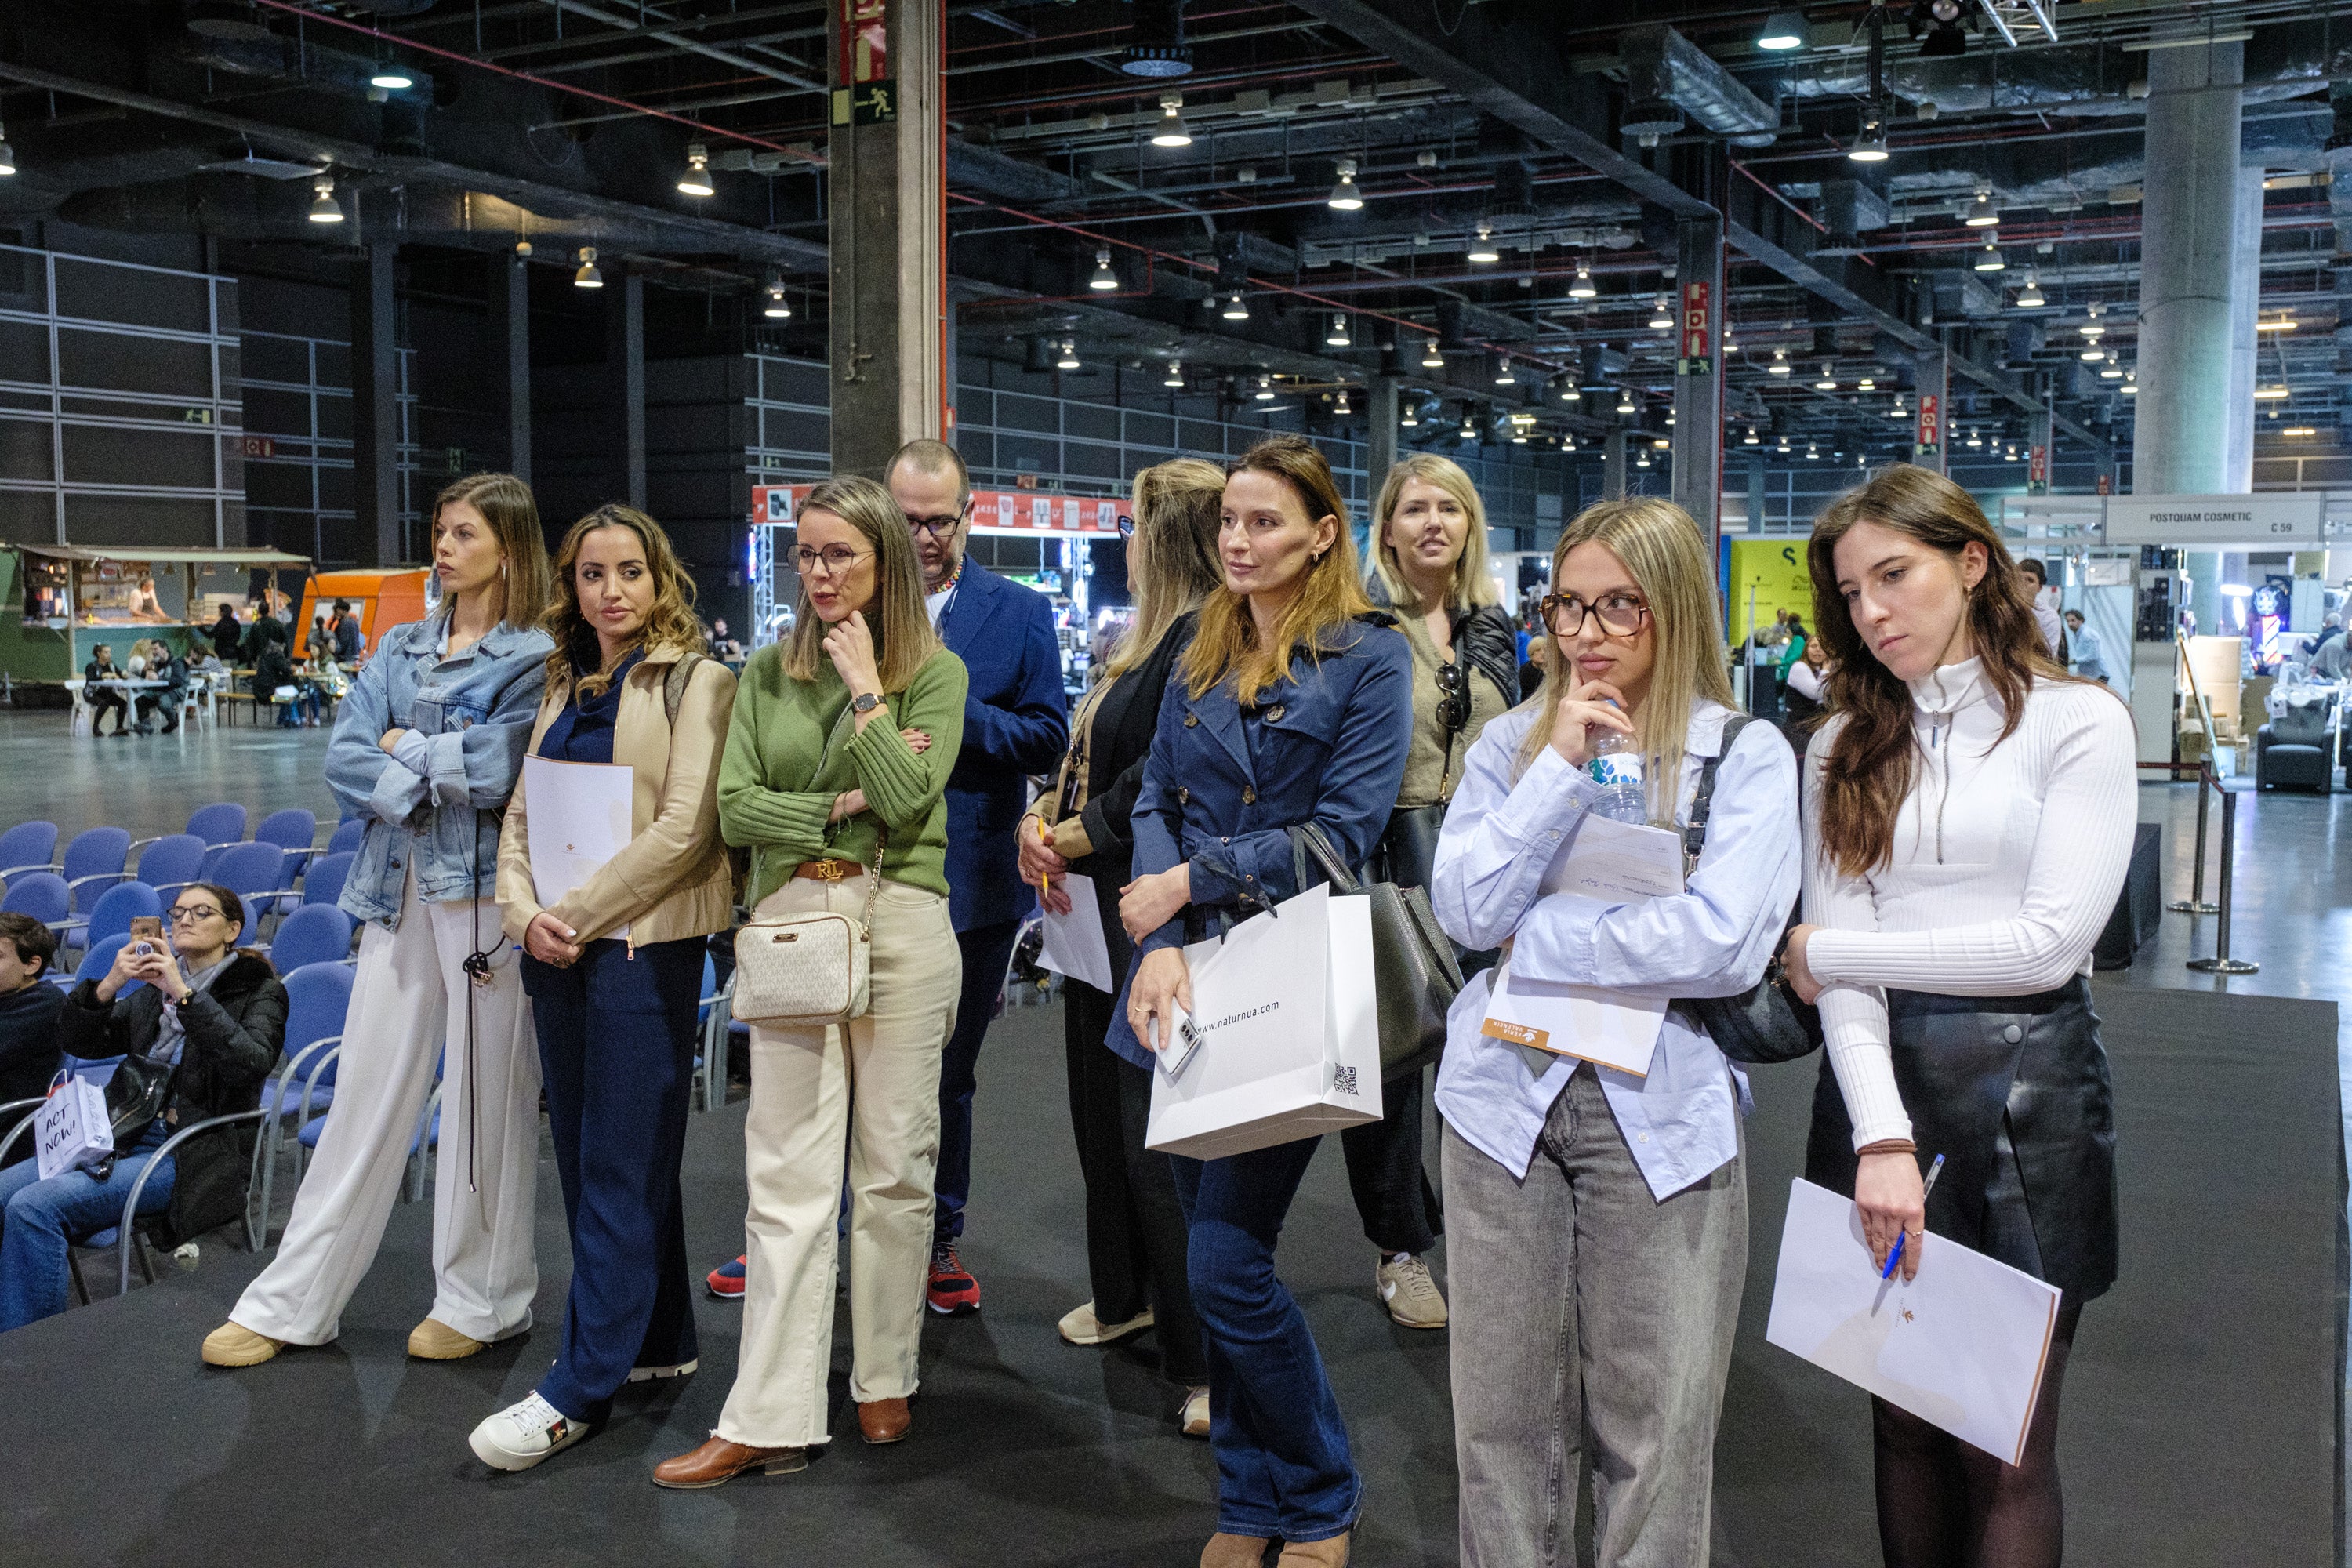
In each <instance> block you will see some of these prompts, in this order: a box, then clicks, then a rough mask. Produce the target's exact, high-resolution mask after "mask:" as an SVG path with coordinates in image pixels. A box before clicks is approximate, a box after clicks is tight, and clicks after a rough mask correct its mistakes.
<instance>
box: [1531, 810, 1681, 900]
mask: <svg viewBox="0 0 2352 1568" xmlns="http://www.w3.org/2000/svg"><path fill="white" fill-rule="evenodd" d="M1539 886H1540V888H1541V889H1542V890H1543V891H1544V892H1547V893H1581V894H1583V895H1584V896H1585V897H1587V898H1591V899H1601V900H1605V901H1607V902H1609V903H1612V904H1622V903H1623V902H1625V901H1626V900H1629V899H1664V898H1672V897H1673V896H1674V895H1675V894H1676V893H1679V892H1681V891H1682V890H1683V836H1682V835H1681V834H1680V833H1677V832H1675V830H1674V829H1673V828H1670V827H1651V826H1644V825H1640V824H1635V823H1630V822H1612V821H1610V820H1609V819H1608V818H1607V817H1605V816H1593V815H1592V814H1591V812H1585V813H1582V814H1581V815H1580V816H1579V817H1578V819H1577V823H1576V826H1575V827H1574V828H1573V829H1572V830H1571V831H1570V833H1569V836H1568V839H1567V841H1566V842H1565V843H1563V844H1562V845H1561V846H1560V847H1559V852H1558V853H1557V854H1555V855H1554V856H1553V857H1552V861H1551V864H1550V866H1549V867H1548V868H1545V871H1544V875H1543V881H1542V882H1541V883H1540V884H1539Z"/></svg>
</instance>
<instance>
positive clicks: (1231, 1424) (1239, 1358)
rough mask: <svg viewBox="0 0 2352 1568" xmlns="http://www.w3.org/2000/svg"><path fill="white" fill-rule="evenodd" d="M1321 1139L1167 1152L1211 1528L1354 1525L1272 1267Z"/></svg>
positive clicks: (1342, 1451)
mask: <svg viewBox="0 0 2352 1568" xmlns="http://www.w3.org/2000/svg"><path fill="white" fill-rule="evenodd" d="M1319 1142H1322V1140H1321V1139H1319V1138H1302V1139H1300V1140H1298V1141H1297V1142H1294V1143H1277V1144H1276V1145H1275V1146H1274V1147H1273V1148H1271V1149H1257V1150H1253V1151H1252V1152H1249V1153H1247V1154H1234V1155H1229V1156H1227V1157H1226V1158H1224V1159H1222V1160H1192V1159H1187V1158H1185V1157H1184V1156H1182V1155H1171V1156H1170V1157H1169V1163H1170V1164H1171V1165H1172V1166H1174V1167H1175V1171H1176V1196H1177V1200H1178V1201H1179V1202H1180V1203H1181V1204H1182V1205H1183V1206H1184V1222H1185V1225H1186V1226H1187V1227H1188V1229H1189V1233H1190V1241H1189V1249H1188V1262H1189V1264H1190V1273H1191V1275H1192V1305H1193V1306H1194V1307H1195V1308H1196V1309H1197V1310H1199V1312H1200V1314H1201V1331H1202V1340H1203V1341H1204V1342H1205V1343H1206V1348H1207V1351H1208V1354H1209V1442H1210V1446H1211V1447H1213V1448H1214V1449H1215V1450H1216V1454H1217V1528H1218V1529H1219V1530H1221V1531H1226V1532H1228V1533H1230V1534H1234V1535H1253V1536H1265V1537H1269V1538H1271V1537H1274V1536H1277V1535H1278V1536H1280V1537H1281V1538H1282V1539H1283V1540H1285V1541H1288V1542H1308V1541H1327V1540H1328V1539H1330V1538H1331V1537H1332V1536H1335V1535H1338V1534H1339V1533H1340V1532H1341V1531H1345V1530H1348V1529H1349V1528H1350V1527H1352V1526H1353V1525H1354V1523H1355V1522H1356V1514H1357V1512H1358V1511H1359V1510H1360V1508H1361V1506H1362V1503H1363V1486H1362V1483H1361V1482H1360V1481H1359V1480H1358V1479H1357V1477H1356V1465H1355V1461H1354V1459H1353V1458H1350V1457H1349V1452H1348V1428H1347V1426H1346V1425H1345V1424H1344V1423H1343V1422H1342V1421H1341V1420H1340V1419H1339V1400H1338V1399H1337V1398H1336V1397H1334V1396H1333V1394H1332V1393H1331V1380H1330V1379H1329V1378H1328V1377H1327V1376H1325V1375H1324V1372H1323V1358H1322V1356H1321V1355H1320V1354H1319V1353H1318V1352H1317V1351H1316V1349H1315V1336H1314V1334H1313V1333H1312V1332H1310V1331H1308V1329H1307V1314H1306V1313H1304V1312H1302V1311H1300V1310H1298V1303H1297V1300H1293V1299H1292V1297H1291V1294H1290V1291H1289V1289H1287V1288H1286V1287H1285V1286H1284V1284H1283V1283H1282V1281H1281V1280H1280V1279H1276V1277H1275V1272H1274V1247H1275V1243H1276V1241H1277V1240H1278V1239H1280V1237H1281V1236H1282V1221H1283V1216H1284V1215H1286V1214H1288V1213H1289V1212H1290V1200H1291V1199H1292V1198H1293V1197H1295V1196H1297V1193H1298V1184H1299V1182H1300V1180H1301V1179H1302V1178H1303V1177H1305V1175H1306V1174H1307V1163H1308V1162H1309V1161H1311V1160H1313V1159H1314V1158H1315V1146H1316V1145H1317V1144H1318V1143H1319Z"/></svg>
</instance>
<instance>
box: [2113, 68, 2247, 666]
mask: <svg viewBox="0 0 2352 1568" xmlns="http://www.w3.org/2000/svg"><path fill="white" fill-rule="evenodd" d="M2244 67H2245V51H2244V47H2243V46H2242V45H2240V44H2233V43H2232V44H2208V45H2205V46H2204V47H2196V46H2190V47H2185V48H2174V49H2152V50H2150V51H2149V52H2148V56H2147V83H2148V100H2147V175H2146V179H2145V182H2144V184H2142V186H2141V191H2142V196H2141V205H2140V283H2139V363H2138V369H2139V394H2138V398H2137V402H2138V405H2139V406H2138V408H2137V411H2136V425H2135V428H2134V430H2133V433H2132V489H2133V490H2134V491H2136V492H2137V493H2138V494H2142V495H2221V494H2229V493H2231V492H2232V491H2233V489H2234V490H2242V489H2244V488H2245V484H2244V481H2243V480H2242V479H2240V480H2239V482H2238V483H2237V484H2236V485H2234V486H2233V485H2232V483H2231V479H2232V478H2233V476H2232V475H2231V471H2230V468H2229V440H2230V418H2231V341H2232V337H2233V333H2232V320H2231V318H2232V310H2231V301H2232V297H2233V296H2234V295H2235V293H2236V291H2237V289H2236V272H2237V268H2236V259H2237V258H2236V246H2237V227H2238V214H2239V210H2240V194H2239V184H2240V182H2239V170H2238V132H2239V124H2240V119H2241V110H2242V100H2241V97H2240V95H2239V94H2237V93H2235V92H2229V91H2210V90H2200V89H2209V88H2212V87H2215V86H2219V85H2226V84H2231V83H2235V82H2238V81H2240V80H2242V78H2243V73H2244ZM2199 619H2200V623H2201V622H2202V620H2203V616H2201V615H2200V617H2199Z"/></svg>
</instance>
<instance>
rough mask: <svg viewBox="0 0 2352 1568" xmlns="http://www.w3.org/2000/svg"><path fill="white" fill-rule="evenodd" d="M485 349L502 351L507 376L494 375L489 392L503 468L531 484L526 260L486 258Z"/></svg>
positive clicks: (528, 296)
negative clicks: (501, 426) (500, 422)
mask: <svg viewBox="0 0 2352 1568" xmlns="http://www.w3.org/2000/svg"><path fill="white" fill-rule="evenodd" d="M490 331H491V343H492V347H491V349H490V351H489V352H490V353H491V354H492V356H493V357H494V358H495V356H496V355H497V353H498V352H499V346H501V345H502V346H503V347H504V349H505V351H506V374H505V375H504V376H503V377H493V378H492V386H493V388H494V391H493V395H494V396H495V397H496V398H497V400H498V401H499V403H500V404H501V405H503V406H502V407H501V408H500V410H499V412H500V413H502V414H503V415H504V416H506V426H507V472H509V473H510V474H512V475H514V477H515V478H517V479H520V480H522V481H523V482H524V483H525V484H528V483H530V263H529V262H527V261H525V260H524V259H523V258H521V257H520V256H514V255H508V256H497V257H492V258H490Z"/></svg>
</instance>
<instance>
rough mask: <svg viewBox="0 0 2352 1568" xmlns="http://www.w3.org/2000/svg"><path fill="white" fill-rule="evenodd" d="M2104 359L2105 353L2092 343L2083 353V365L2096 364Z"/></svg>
mask: <svg viewBox="0 0 2352 1568" xmlns="http://www.w3.org/2000/svg"><path fill="white" fill-rule="evenodd" d="M2106 357H2107V351H2106V350H2105V349H2103V348H2101V347H2100V346H2099V345H2098V344H2096V343H2093V344H2092V345H2091V346H2090V347H2089V348H2086V349H2084V351H2083V363H2084V364H2096V363H2099V362H2100V361H2101V360H2103V359H2105V358H2106Z"/></svg>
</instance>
